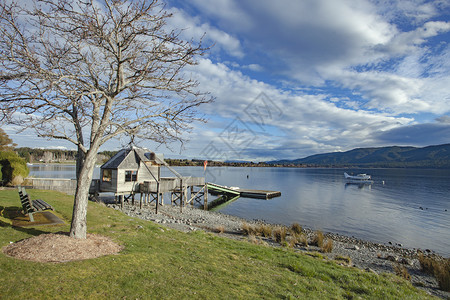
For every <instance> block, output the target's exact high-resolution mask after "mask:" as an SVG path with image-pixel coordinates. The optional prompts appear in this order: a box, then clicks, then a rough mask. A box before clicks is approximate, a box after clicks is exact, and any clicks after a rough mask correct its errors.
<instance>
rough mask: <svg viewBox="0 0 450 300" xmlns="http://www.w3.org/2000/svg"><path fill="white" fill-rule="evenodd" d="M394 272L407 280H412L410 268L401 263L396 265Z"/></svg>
mask: <svg viewBox="0 0 450 300" xmlns="http://www.w3.org/2000/svg"><path fill="white" fill-rule="evenodd" d="M394 272H395V274H396V275H397V276H400V277H402V278H404V279H406V280H411V275H409V273H408V270H407V269H406V268H405V267H404V266H401V265H399V264H397V265H395V266H394Z"/></svg>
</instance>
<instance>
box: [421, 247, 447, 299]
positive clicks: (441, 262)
mask: <svg viewBox="0 0 450 300" xmlns="http://www.w3.org/2000/svg"><path fill="white" fill-rule="evenodd" d="M419 262H420V265H421V267H422V270H423V271H424V272H426V273H428V274H430V275H433V276H434V277H435V278H436V280H437V282H438V284H439V288H440V289H441V290H443V291H446V292H450V258H447V259H440V258H436V257H430V256H424V255H423V254H419Z"/></svg>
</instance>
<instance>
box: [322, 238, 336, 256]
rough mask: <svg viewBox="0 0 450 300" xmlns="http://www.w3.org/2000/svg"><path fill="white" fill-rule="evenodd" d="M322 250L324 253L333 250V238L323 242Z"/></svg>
mask: <svg viewBox="0 0 450 300" xmlns="http://www.w3.org/2000/svg"><path fill="white" fill-rule="evenodd" d="M320 250H321V251H322V252H324V253H331V251H333V240H330V239H327V240H325V242H322V247H320Z"/></svg>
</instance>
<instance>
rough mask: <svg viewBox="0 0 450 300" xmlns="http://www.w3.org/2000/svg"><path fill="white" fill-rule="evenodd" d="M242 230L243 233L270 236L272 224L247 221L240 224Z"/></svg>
mask: <svg viewBox="0 0 450 300" xmlns="http://www.w3.org/2000/svg"><path fill="white" fill-rule="evenodd" d="M242 232H243V233H244V234H245V235H254V236H263V237H266V238H270V237H272V226H270V225H267V224H259V225H255V226H253V225H250V224H248V223H243V224H242Z"/></svg>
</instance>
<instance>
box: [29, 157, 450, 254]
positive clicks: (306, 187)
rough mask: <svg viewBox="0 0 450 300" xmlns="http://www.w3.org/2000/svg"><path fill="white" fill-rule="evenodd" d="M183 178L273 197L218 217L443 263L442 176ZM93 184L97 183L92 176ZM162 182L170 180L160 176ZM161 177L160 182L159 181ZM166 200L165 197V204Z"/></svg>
mask: <svg viewBox="0 0 450 300" xmlns="http://www.w3.org/2000/svg"><path fill="white" fill-rule="evenodd" d="M175 169H176V170H177V171H178V172H179V173H181V174H182V175H185V176H189V175H192V176H206V180H207V181H208V182H214V183H217V184H221V185H227V186H239V187H241V188H249V189H264V190H277V191H281V193H282V196H281V197H278V198H273V199H270V200H260V199H248V198H240V199H238V200H237V201H235V202H233V203H230V204H229V205H227V206H225V207H222V208H221V209H220V212H222V213H225V214H229V215H234V216H238V217H242V218H245V219H248V220H252V219H258V220H264V221H266V222H269V223H276V224H284V225H290V224H292V223H299V224H300V225H302V226H304V227H309V228H311V229H320V230H323V231H325V232H334V233H340V234H344V235H347V236H354V237H357V238H361V239H365V240H369V241H373V242H378V243H384V244H387V243H389V242H391V243H394V244H402V245H403V246H404V247H407V248H421V249H431V250H434V251H436V252H438V253H440V254H442V255H445V256H447V257H448V256H450V196H449V195H450V170H428V169H366V170H365V169H358V170H356V169H355V170H352V169H321V168H317V169H316V168H239V167H208V168H207V170H206V172H204V171H203V168H202V167H177V168H175ZM30 170H31V172H30V175H31V176H35V177H60V178H73V177H74V174H75V173H74V172H75V168H74V166H67V165H47V166H44V165H33V166H30ZM344 171H345V172H347V173H352V172H353V173H355V174H356V173H368V174H370V175H372V179H373V180H374V183H373V184H371V185H357V184H356V185H355V184H346V183H345V180H344V176H343V173H344ZM95 172H96V173H95V175H94V178H98V177H99V170H98V169H96V171H95ZM162 174H163V176H172V175H171V174H170V173H169V172H168V170H167V169H166V168H164V169H163V173H162ZM164 174H165V175H164ZM165 199H168V197H165Z"/></svg>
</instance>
